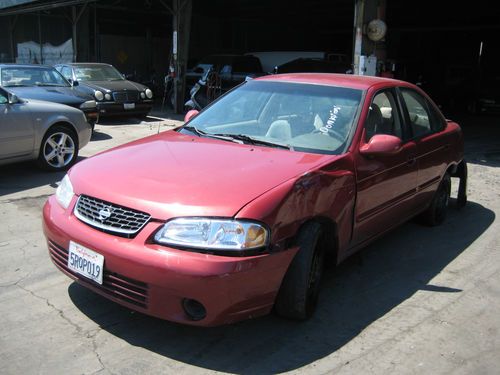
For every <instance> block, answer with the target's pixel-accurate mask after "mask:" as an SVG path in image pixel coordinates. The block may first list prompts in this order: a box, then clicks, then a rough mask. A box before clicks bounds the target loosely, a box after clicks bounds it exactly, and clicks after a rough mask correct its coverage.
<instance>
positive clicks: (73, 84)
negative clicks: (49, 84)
mask: <svg viewBox="0 0 500 375" xmlns="http://www.w3.org/2000/svg"><path fill="white" fill-rule="evenodd" d="M68 81H69V83H71V86H73V87H76V86H79V85H80V84H79V83H78V81H73V80H72V79H68Z"/></svg>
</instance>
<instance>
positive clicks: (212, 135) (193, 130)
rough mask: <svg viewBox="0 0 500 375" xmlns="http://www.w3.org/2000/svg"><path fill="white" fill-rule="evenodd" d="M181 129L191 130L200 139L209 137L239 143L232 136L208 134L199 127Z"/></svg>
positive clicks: (188, 126)
mask: <svg viewBox="0 0 500 375" xmlns="http://www.w3.org/2000/svg"><path fill="white" fill-rule="evenodd" d="M181 129H186V130H189V131H190V132H192V133H194V134H196V135H197V136H198V137H208V138H215V139H222V140H223V141H230V142H237V141H235V139H234V138H233V137H231V136H227V135H223V134H212V133H206V132H204V131H203V130H200V129H198V128H197V127H194V126H190V125H187V126H183V127H182V128H181ZM237 143H240V142H237Z"/></svg>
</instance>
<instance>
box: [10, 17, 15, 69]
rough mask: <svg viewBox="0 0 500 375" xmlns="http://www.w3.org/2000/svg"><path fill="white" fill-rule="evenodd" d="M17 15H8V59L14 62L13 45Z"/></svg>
mask: <svg viewBox="0 0 500 375" xmlns="http://www.w3.org/2000/svg"><path fill="white" fill-rule="evenodd" d="M16 23H17V15H15V16H14V17H9V37H10V59H11V62H13V63H14V62H16V50H15V46H14V30H15V29H16Z"/></svg>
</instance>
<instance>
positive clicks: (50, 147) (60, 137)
mask: <svg viewBox="0 0 500 375" xmlns="http://www.w3.org/2000/svg"><path fill="white" fill-rule="evenodd" d="M75 151H76V147H75V142H74V141H73V139H72V138H71V137H70V136H69V135H68V134H66V133H63V132H58V133H54V134H52V135H51V136H50V137H48V138H47V140H46V141H45V144H44V145H43V157H44V159H45V161H46V162H47V164H49V165H50V166H51V167H54V168H62V167H65V166H67V165H68V164H69V163H71V161H72V160H73V157H74V156H75Z"/></svg>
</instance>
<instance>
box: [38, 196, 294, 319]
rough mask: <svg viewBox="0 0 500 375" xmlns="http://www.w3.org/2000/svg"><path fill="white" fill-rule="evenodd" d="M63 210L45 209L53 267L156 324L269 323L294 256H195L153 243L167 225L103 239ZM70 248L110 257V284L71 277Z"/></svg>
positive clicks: (289, 253) (106, 274)
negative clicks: (191, 312) (187, 304)
mask: <svg viewBox="0 0 500 375" xmlns="http://www.w3.org/2000/svg"><path fill="white" fill-rule="evenodd" d="M75 201H76V198H74V199H73V202H72V204H71V205H70V209H68V210H63V209H62V208H61V207H60V206H59V204H58V203H57V202H56V200H55V197H54V196H52V197H50V198H49V200H48V201H47V203H46V204H45V206H44V209H43V229H44V233H45V235H46V237H47V242H48V247H49V254H50V257H51V259H52V261H53V262H54V264H55V265H56V266H57V267H58V268H59V269H60V270H61V271H62V272H64V273H66V274H67V275H68V276H69V277H71V278H73V279H75V280H77V281H78V282H79V283H80V284H82V285H83V286H85V287H87V288H89V289H91V290H93V291H94V292H96V293H99V294H101V295H103V296H104V297H106V298H109V299H111V300H113V301H115V302H117V303H119V304H122V305H124V306H126V307H128V308H130V309H133V310H137V311H140V312H142V313H145V314H148V315H152V316H155V317H158V318H162V319H166V320H170V321H174V322H178V323H184V324H192V325H199V326H216V325H221V324H228V323H232V322H236V321H238V320H243V319H248V318H253V317H257V316H260V315H265V314H267V313H269V312H270V310H271V309H272V307H273V304H274V299H275V297H276V294H277V292H278V290H279V287H280V285H281V281H282V279H283V276H284V274H285V273H286V270H287V269H288V266H289V264H290V262H291V260H292V259H293V256H294V255H295V253H296V252H297V249H296V248H292V249H289V250H287V251H283V252H280V253H276V254H264V255H259V256H250V257H225V256H215V255H208V254H200V253H193V252H189V251H182V250H176V249H171V248H167V247H164V246H160V245H157V244H154V243H152V241H151V238H152V235H153V234H154V233H155V232H156V230H158V229H159V227H160V226H161V225H162V224H161V223H158V222H150V223H148V224H147V225H146V226H145V227H144V228H143V229H142V230H141V232H139V234H138V235H137V236H136V237H135V238H133V239H126V238H121V237H117V236H113V235H110V234H106V233H103V232H100V231H97V230H95V229H93V228H91V227H89V226H88V225H86V224H84V223H82V222H81V221H79V220H78V219H77V218H76V217H75V216H74V215H73V214H72V207H74V204H75ZM69 241H74V242H77V243H79V244H81V245H83V246H85V247H88V248H90V249H92V250H94V251H96V252H98V253H100V254H102V255H103V256H104V268H105V272H104V282H103V285H99V284H97V283H95V282H93V281H91V280H89V279H86V278H85V277H83V276H79V275H77V274H74V273H73V272H72V271H70V270H69V269H68V268H67V266H66V264H67V263H66V262H67V252H68V250H67V249H68V247H69ZM185 298H188V299H194V300H197V301H199V302H201V303H202V304H203V305H204V307H205V308H206V310H207V315H206V317H205V318H204V319H202V320H199V321H194V320H192V319H190V318H189V316H188V315H187V314H186V313H185V311H184V309H183V307H182V302H183V300H184V299H185Z"/></svg>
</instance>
